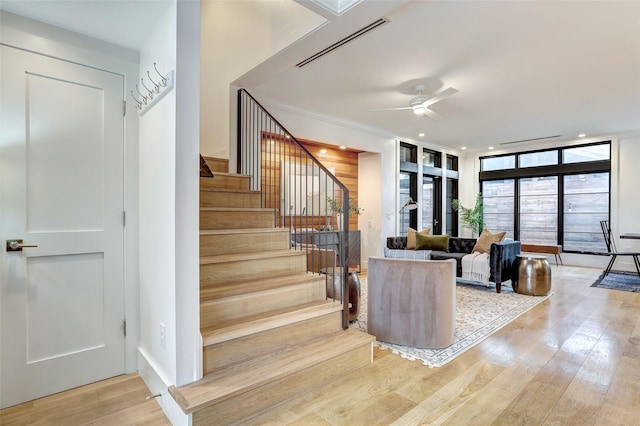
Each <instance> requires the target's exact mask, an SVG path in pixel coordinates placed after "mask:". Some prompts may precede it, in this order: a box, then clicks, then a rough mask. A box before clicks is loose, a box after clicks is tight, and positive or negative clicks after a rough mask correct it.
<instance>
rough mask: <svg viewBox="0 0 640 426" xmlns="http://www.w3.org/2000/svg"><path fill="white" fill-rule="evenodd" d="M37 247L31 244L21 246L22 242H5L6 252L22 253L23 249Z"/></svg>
mask: <svg viewBox="0 0 640 426" xmlns="http://www.w3.org/2000/svg"><path fill="white" fill-rule="evenodd" d="M28 247H38V246H36V245H32V244H22V240H7V251H22V249H23V248H28Z"/></svg>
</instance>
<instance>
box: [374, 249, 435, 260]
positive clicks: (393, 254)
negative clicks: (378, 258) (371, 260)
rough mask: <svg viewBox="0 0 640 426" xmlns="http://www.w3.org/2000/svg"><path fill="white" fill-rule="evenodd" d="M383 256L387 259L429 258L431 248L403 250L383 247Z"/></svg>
mask: <svg viewBox="0 0 640 426" xmlns="http://www.w3.org/2000/svg"><path fill="white" fill-rule="evenodd" d="M384 257H386V258H389V259H419V260H429V259H431V250H404V249H390V248H388V247H385V248H384Z"/></svg>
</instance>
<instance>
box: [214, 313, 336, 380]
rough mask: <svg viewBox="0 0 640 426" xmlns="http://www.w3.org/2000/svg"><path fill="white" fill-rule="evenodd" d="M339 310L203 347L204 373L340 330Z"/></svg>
mask: <svg viewBox="0 0 640 426" xmlns="http://www.w3.org/2000/svg"><path fill="white" fill-rule="evenodd" d="M341 318H342V312H340V311H338V312H332V313H330V314H327V315H323V316H320V317H316V318H311V319H308V320H306V321H301V322H297V323H293V324H289V325H287V326H284V327H280V328H276V329H271V330H268V331H263V332H261V333H256V334H254V335H251V336H247V337H242V338H239V339H233V340H229V341H227V342H223V343H218V344H215V345H210V346H207V347H205V348H204V351H203V364H204V374H205V375H207V374H210V373H213V372H214V371H216V370H219V369H220V368H224V367H226V366H229V365H232V364H235V363H238V362H242V361H245V360H247V359H250V358H255V357H258V356H261V355H265V354H267V353H269V352H272V351H276V350H280V349H283V348H286V347H287V346H293V345H297V344H300V343H303V342H306V341H308V340H310V339H313V338H315V337H319V336H322V335H324V334H329V333H334V332H337V331H340V329H341V328H342V327H341V322H342V321H341Z"/></svg>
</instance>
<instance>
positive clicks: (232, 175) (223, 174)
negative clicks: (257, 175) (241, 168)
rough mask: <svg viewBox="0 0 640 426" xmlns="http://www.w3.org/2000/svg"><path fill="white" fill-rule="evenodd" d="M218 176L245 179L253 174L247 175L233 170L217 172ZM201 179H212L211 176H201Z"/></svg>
mask: <svg viewBox="0 0 640 426" xmlns="http://www.w3.org/2000/svg"><path fill="white" fill-rule="evenodd" d="M215 175H216V176H230V177H236V176H237V177H241V178H245V179H251V175H245V174H242V173H231V172H216V174H215ZM201 179H211V178H201Z"/></svg>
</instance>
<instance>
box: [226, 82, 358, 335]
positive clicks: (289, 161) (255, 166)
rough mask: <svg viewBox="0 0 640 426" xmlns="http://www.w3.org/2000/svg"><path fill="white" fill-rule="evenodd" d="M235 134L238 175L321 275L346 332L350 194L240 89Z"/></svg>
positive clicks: (293, 245) (281, 126)
mask: <svg viewBox="0 0 640 426" xmlns="http://www.w3.org/2000/svg"><path fill="white" fill-rule="evenodd" d="M237 132H238V139H237V171H238V173H242V174H245V175H249V176H250V182H251V185H250V187H251V190H254V191H260V192H261V207H263V208H272V209H273V214H274V224H275V226H276V227H288V228H289V233H290V235H291V245H292V247H293V248H294V249H298V250H305V251H306V254H307V269H309V271H311V272H313V273H324V274H326V282H327V297H328V298H332V299H334V300H337V299H339V300H340V301H341V302H342V305H343V308H342V326H343V328H345V329H346V328H347V327H348V326H349V305H348V303H349V300H348V298H349V297H348V291H347V290H346V288H347V278H348V274H349V265H348V264H347V263H348V261H347V259H348V258H349V247H348V246H349V244H348V242H347V236H348V235H349V232H348V231H349V190H348V189H347V187H346V186H345V185H344V184H343V183H342V182H340V181H339V180H338V178H336V177H335V175H334V174H333V173H332V172H331V171H330V170H329V169H328V168H326V167H325V166H324V165H322V163H320V162H319V161H318V160H317V159H316V158H315V157H314V156H313V155H312V154H311V153H310V152H309V151H308V150H307V149H306V148H305V147H304V146H302V144H301V143H300V141H298V140H297V139H296V138H295V137H294V136H293V135H291V133H290V132H289V131H287V130H286V129H285V128H284V126H283V125H282V124H280V122H278V120H276V119H275V118H274V117H273V116H272V115H271V114H270V113H269V112H268V111H267V110H266V109H265V108H264V107H263V106H262V105H261V104H260V103H259V102H258V101H257V100H256V99H255V98H254V97H253V96H251V94H249V93H248V92H247V91H246V90H245V89H240V90H238V118H237ZM336 254H337V259H336ZM336 277H339V279H336ZM336 281H337V282H339V283H340V284H341V289H340V291H339V292H336V291H334V290H336V289H335V288H334V287H335V284H336ZM332 290H333V291H332ZM336 293H337V294H336Z"/></svg>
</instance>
